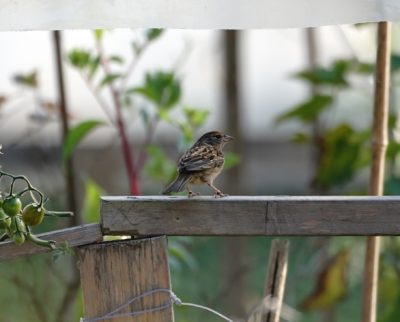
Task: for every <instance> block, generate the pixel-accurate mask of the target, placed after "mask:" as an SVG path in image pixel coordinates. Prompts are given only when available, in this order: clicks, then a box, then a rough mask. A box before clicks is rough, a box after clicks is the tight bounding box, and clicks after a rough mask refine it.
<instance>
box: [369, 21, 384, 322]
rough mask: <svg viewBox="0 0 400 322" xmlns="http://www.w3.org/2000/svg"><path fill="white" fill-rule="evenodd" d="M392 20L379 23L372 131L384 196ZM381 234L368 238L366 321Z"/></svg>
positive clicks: (374, 175)
mask: <svg viewBox="0 0 400 322" xmlns="http://www.w3.org/2000/svg"><path fill="white" fill-rule="evenodd" d="M390 29H391V24H390V22H386V21H385V22H379V23H378V49H377V57H376V74H375V101H374V119H373V132H372V165H371V177H370V187H369V190H370V194H371V195H376V196H381V195H383V182H384V170H385V154H386V148H387V145H388V133H387V124H388V113H389V76H390ZM379 245H380V237H379V236H375V237H368V239H367V249H366V256H365V271H364V293H363V308H362V321H363V322H375V321H376V298H377V288H378V271H379Z"/></svg>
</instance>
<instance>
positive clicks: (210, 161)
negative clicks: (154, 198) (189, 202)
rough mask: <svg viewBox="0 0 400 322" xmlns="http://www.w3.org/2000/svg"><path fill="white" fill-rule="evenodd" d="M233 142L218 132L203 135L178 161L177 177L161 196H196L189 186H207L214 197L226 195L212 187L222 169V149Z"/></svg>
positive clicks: (230, 138)
mask: <svg viewBox="0 0 400 322" xmlns="http://www.w3.org/2000/svg"><path fill="white" fill-rule="evenodd" d="M231 140H233V137H232V136H230V135H227V134H224V133H222V132H220V131H211V132H207V133H205V134H203V135H202V136H201V137H200V138H199V139H198V140H197V141H196V143H195V144H194V145H193V146H192V147H191V148H190V149H189V150H187V151H186V152H185V153H184V154H183V155H182V156H181V157H180V159H179V161H178V166H177V168H178V169H177V170H178V176H177V177H176V179H175V180H174V181H173V182H172V183H170V184H169V185H168V186H167V187H166V188H165V189H164V191H162V194H164V195H168V194H171V193H173V192H180V191H183V190H184V189H185V188H186V190H187V191H188V197H189V198H191V197H194V196H198V195H199V193H198V192H193V191H192V190H191V185H192V184H195V185H201V184H207V185H208V186H209V187H210V188H212V189H213V191H214V197H215V198H218V197H225V196H226V195H225V194H223V193H222V192H221V190H219V189H218V188H217V187H215V186H214V180H215V178H216V177H217V176H218V175H219V174H220V173H221V171H222V168H223V167H224V161H225V160H224V155H223V153H222V149H223V147H224V146H225V144H227V143H228V142H230V141H231Z"/></svg>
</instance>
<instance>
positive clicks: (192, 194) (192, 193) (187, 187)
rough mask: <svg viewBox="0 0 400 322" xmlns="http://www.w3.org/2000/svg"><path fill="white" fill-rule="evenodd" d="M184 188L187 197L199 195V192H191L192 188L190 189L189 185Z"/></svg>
mask: <svg viewBox="0 0 400 322" xmlns="http://www.w3.org/2000/svg"><path fill="white" fill-rule="evenodd" d="M186 190H187V191H188V198H192V197H195V196H199V195H200V193H199V192H193V191H192V189H190V186H189V185H187V186H186Z"/></svg>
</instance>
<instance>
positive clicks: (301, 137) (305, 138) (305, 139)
mask: <svg viewBox="0 0 400 322" xmlns="http://www.w3.org/2000/svg"><path fill="white" fill-rule="evenodd" d="M291 141H292V142H293V143H298V144H303V143H309V142H310V135H309V134H307V133H303V132H299V133H296V134H295V135H293V137H292V139H291Z"/></svg>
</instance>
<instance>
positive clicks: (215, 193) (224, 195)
mask: <svg viewBox="0 0 400 322" xmlns="http://www.w3.org/2000/svg"><path fill="white" fill-rule="evenodd" d="M207 184H208V186H209V187H211V189H213V190H214V198H221V197H226V196H228V195H226V194H223V193H222V191H221V190H219V189H218V188H217V187H216V186H214V184H213V183H212V182H208V183H207Z"/></svg>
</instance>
